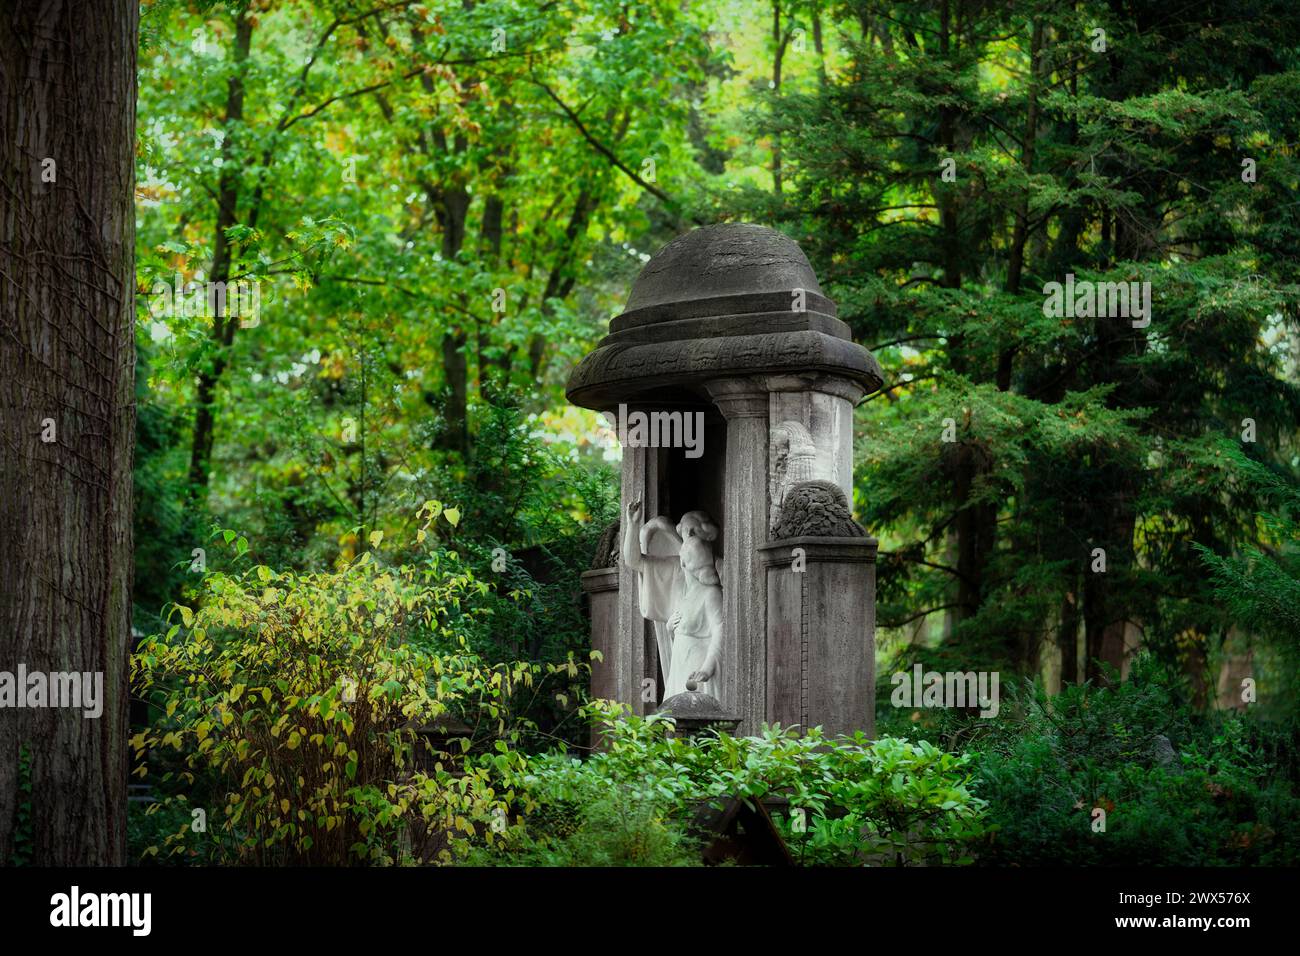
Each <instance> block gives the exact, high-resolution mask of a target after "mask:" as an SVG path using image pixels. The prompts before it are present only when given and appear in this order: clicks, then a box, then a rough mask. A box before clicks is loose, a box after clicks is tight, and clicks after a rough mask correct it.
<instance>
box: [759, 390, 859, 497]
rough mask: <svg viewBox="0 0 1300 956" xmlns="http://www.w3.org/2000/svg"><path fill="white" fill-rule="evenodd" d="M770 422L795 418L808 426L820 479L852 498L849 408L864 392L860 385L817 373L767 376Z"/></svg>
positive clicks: (850, 418)
mask: <svg viewBox="0 0 1300 956" xmlns="http://www.w3.org/2000/svg"><path fill="white" fill-rule="evenodd" d="M767 387H768V388H769V389H770V390H771V393H772V399H771V412H770V417H771V421H772V424H773V425H775V424H777V423H778V422H783V421H795V422H798V423H799V424H800V425H803V426H804V427H805V428H807V429H808V432H809V434H810V435H812V439H813V444H815V445H816V446H817V458H818V464H819V465H820V466H821V470H822V471H823V472H824V474H822V475H819V476H818V477H820V478H821V479H822V480H823V481H833V482H835V484H837V485H839V486H840V488H841V490H843V492H844V494H845V495H846V496H847V497H848V499H849V502H850V503H852V501H853V409H854V407H855V406H856V405H857V403H858V401H859V400H860V399H861V398H862V396H863V394H864V391H863V388H862V386H861V385H860V384H858V383H857V382H854V381H852V380H850V379H847V378H844V377H842V376H839V375H826V374H823V373H820V372H810V373H802V374H797V375H771V376H768V378H767Z"/></svg>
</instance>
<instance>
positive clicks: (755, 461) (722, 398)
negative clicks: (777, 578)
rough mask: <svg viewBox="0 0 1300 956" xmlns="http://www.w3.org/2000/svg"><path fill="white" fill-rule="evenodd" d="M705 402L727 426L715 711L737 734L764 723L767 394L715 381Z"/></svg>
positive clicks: (735, 381) (737, 382)
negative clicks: (718, 708) (734, 720)
mask: <svg viewBox="0 0 1300 956" xmlns="http://www.w3.org/2000/svg"><path fill="white" fill-rule="evenodd" d="M706 387H707V388H708V391H709V395H710V397H712V399H713V402H714V404H715V405H717V407H718V410H719V411H721V412H722V415H723V417H724V418H726V420H727V465H726V475H725V481H724V484H723V493H724V496H725V497H724V507H723V514H722V515H721V516H720V520H721V521H722V542H723V543H722V555H723V558H722V560H723V565H722V570H723V580H722V597H723V614H724V616H725V622H724V631H723V642H724V645H725V654H724V657H723V662H724V670H723V674H722V678H723V679H722V694H721V695H719V698H720V700H721V701H722V704H723V706H724V707H725V708H726V709H727V710H730V711H731V712H732V713H735V714H737V715H739V717H740V728H739V731H738V732H739V733H741V734H755V733H758V729H759V727H760V725H761V724H762V723H763V721H764V720H765V718H766V716H767V715H766V713H765V711H766V706H765V698H766V695H767V620H766V614H765V613H764V603H765V601H766V598H767V593H766V592H767V585H766V581H765V580H764V578H765V574H764V570H763V568H762V566H761V565H760V564H759V562H758V548H759V547H761V546H762V545H763V544H765V543H766V542H767V537H768V521H767V507H766V502H767V471H768V417H767V416H768V407H769V399H768V391H767V388H766V387H765V386H764V384H763V383H762V381H761V380H759V379H754V378H724V379H715V380H713V381H711V382H708V383H707V384H706Z"/></svg>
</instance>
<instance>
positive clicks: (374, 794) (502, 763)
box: [133, 552, 582, 865]
mask: <svg viewBox="0 0 1300 956" xmlns="http://www.w3.org/2000/svg"><path fill="white" fill-rule="evenodd" d="M480 592H481V587H480V582H476V581H475V580H474V579H473V577H472V576H470V575H469V574H467V573H465V572H464V571H463V570H458V571H457V573H455V574H446V573H440V572H439V570H438V566H437V565H436V563H435V562H433V560H432V559H430V561H428V562H426V563H424V564H423V565H402V566H398V567H384V566H381V565H380V563H379V562H378V561H376V560H374V557H373V554H372V553H371V552H367V553H365V554H363V555H362V556H361V557H360V558H359V559H357V560H356V561H354V562H353V563H351V564H350V565H348V566H347V567H345V568H343V569H342V570H339V571H335V572H329V573H317V574H298V573H292V572H277V571H274V570H272V569H270V568H268V567H266V566H263V565H259V566H256V567H253V568H250V569H248V570H246V571H243V572H240V573H229V574H228V573H218V572H213V573H210V574H208V575H207V576H206V577H205V579H204V582H203V587H202V591H201V604H200V606H199V607H198V609H197V610H195V609H192V608H189V607H184V606H177V607H174V608H173V609H172V612H171V617H179V618H180V620H179V621H178V622H177V623H175V624H174V625H172V627H171V628H170V629H169V630H168V631H167V633H166V634H163V635H157V636H155V637H153V638H151V639H149V640H148V641H147V642H145V644H144V645H143V646H142V647H141V648H140V650H139V652H138V653H137V654H136V655H135V657H134V658H133V670H134V675H135V679H136V682H137V687H138V688H139V691H140V693H141V694H142V695H144V696H145V697H146V699H148V700H150V701H151V703H153V704H154V705H155V706H156V707H157V708H158V713H157V717H156V719H155V720H154V721H153V722H152V724H151V725H150V726H149V727H147V728H145V729H144V730H142V731H141V732H140V733H138V734H137V735H136V736H135V738H133V743H134V746H135V750H136V753H137V757H138V758H139V759H140V761H141V762H140V765H139V767H138V771H137V772H138V773H139V775H140V776H141V777H147V776H148V775H149V772H150V769H151V768H152V769H153V770H154V771H155V774H154V777H153V778H151V779H152V780H153V782H154V783H155V785H156V786H157V787H158V788H159V789H160V791H162V793H163V795H164V799H163V800H162V801H161V802H160V803H158V804H156V808H157V809H155V810H154V811H153V812H155V813H167V814H172V815H173V817H174V818H175V809H174V808H175V807H176V806H177V805H178V804H179V805H184V806H186V807H192V808H193V810H194V811H202V812H201V813H193V812H192V811H191V812H190V813H185V814H181V815H180V816H179V819H180V821H181V825H180V826H178V827H177V828H176V829H175V830H174V831H172V832H170V833H168V834H167V835H166V836H165V838H164V839H163V841H162V842H161V844H155V845H154V846H152V847H150V848H149V850H148V851H147V852H149V853H150V854H152V855H155V856H156V855H158V854H160V853H161V852H162V851H163V850H167V851H168V854H169V855H171V856H176V857H179V858H180V859H182V860H183V859H185V858H186V855H187V851H190V852H191V853H192V852H194V851H195V850H196V849H197V845H198V844H200V843H201V844H204V846H203V849H202V856H203V857H204V858H207V859H211V860H213V861H215V862H230V863H250V864H260V865H267V864H285V863H301V864H326V865H342V864H356V863H371V864H392V863H400V862H408V861H429V860H440V861H444V862H445V861H450V860H452V859H454V858H456V857H457V856H459V855H462V854H463V853H464V852H465V851H467V850H468V849H469V848H470V847H471V846H472V845H474V844H476V843H486V844H489V845H490V844H493V843H495V842H498V841H509V840H510V839H511V838H512V835H514V834H516V833H517V832H518V831H519V827H520V823H519V818H518V814H517V812H516V810H517V807H516V804H517V801H516V796H517V794H516V793H515V792H514V791H513V790H512V789H511V788H510V787H508V786H503V785H502V783H501V781H502V779H503V778H504V777H505V776H506V775H507V774H508V773H510V772H511V771H512V770H518V769H520V768H521V767H522V764H523V759H524V758H523V757H522V755H521V754H520V753H519V752H518V751H517V749H516V747H517V745H518V744H519V742H520V740H521V739H522V736H523V735H524V734H525V733H526V732H527V731H528V725H527V721H526V720H525V719H521V718H519V717H518V716H517V714H516V711H515V708H514V706H513V705H512V703H511V701H512V698H513V697H514V696H517V695H519V693H520V692H521V691H526V690H528V689H530V688H531V689H536V688H538V686H539V685H541V684H544V683H545V682H547V681H549V680H553V679H554V680H558V681H559V682H560V684H561V686H562V688H563V689H566V690H568V691H569V692H570V693H575V692H576V688H577V686H578V685H580V684H581V680H582V673H581V667H580V666H579V665H578V664H576V663H575V662H574V661H572V660H569V661H566V662H565V663H564V664H562V665H539V664H531V663H513V664H489V663H486V662H484V661H482V660H481V659H480V658H478V657H477V656H476V655H474V654H473V653H471V652H469V651H468V650H465V649H461V650H460V651H459V652H445V651H444V652H440V653H435V652H434V651H432V650H430V647H431V645H433V644H434V643H441V642H445V641H446V640H447V639H448V637H449V633H448V631H449V624H448V620H449V616H450V612H451V611H452V610H453V609H455V608H458V607H460V606H463V605H464V604H465V603H466V602H469V601H470V600H471V599H472V598H473V597H474V595H475V594H478V593H480ZM435 638H436V639H437V640H436V641H435ZM570 685H573V686H570ZM439 721H443V722H447V721H454V726H455V727H456V730H455V736H454V738H453V739H452V740H450V741H444V744H443V747H442V749H440V750H439V751H438V752H437V753H436V754H435V755H434V756H433V757H432V758H431V759H430V760H429V761H427V762H426V763H425V765H423V766H419V767H417V766H416V765H415V763H414V757H415V748H416V746H417V741H418V740H420V739H422V738H421V732H422V731H423V730H426V729H427V728H429V727H430V726H434V725H436V724H437V722H439ZM199 824H201V825H199Z"/></svg>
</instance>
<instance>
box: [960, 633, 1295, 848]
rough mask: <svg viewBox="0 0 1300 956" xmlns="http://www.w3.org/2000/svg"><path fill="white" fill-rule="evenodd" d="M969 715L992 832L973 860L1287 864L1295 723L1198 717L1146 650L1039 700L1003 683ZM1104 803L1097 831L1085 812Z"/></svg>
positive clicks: (1038, 694)
mask: <svg viewBox="0 0 1300 956" xmlns="http://www.w3.org/2000/svg"><path fill="white" fill-rule="evenodd" d="M1007 698H1008V699H1004V701H1003V703H1002V709H1001V713H1000V714H999V717H998V719H997V720H991V721H979V720H974V721H970V722H969V724H968V725H967V727H966V728H965V730H966V731H967V733H965V734H964V736H966V737H968V738H971V739H969V743H968V746H969V747H971V748H973V749H975V750H978V751H980V755H979V757H978V764H977V767H978V770H977V774H976V786H977V787H978V789H979V792H980V793H981V794H982V795H983V796H984V797H985V798H986V799H987V800H988V801H989V812H990V818H991V819H992V820H993V821H994V822H995V823H996V825H997V828H998V831H997V836H996V839H995V840H994V842H993V844H992V845H991V846H990V848H989V850H988V852H987V855H986V857H985V861H986V862H989V863H995V864H1017V865H1026V864H1030V865H1033V864H1038V865H1048V864H1050V865H1133V866H1179V865H1183V866H1206V865H1225V866H1243V865H1253V864H1262V865H1294V864H1295V863H1296V862H1297V860H1298V859H1300V857H1297V854H1296V847H1297V845H1300V844H1297V842H1296V841H1297V838H1298V837H1300V822H1298V821H1300V796H1297V783H1298V782H1300V773H1297V766H1296V764H1295V761H1294V756H1292V754H1293V753H1294V744H1295V731H1294V730H1293V729H1287V728H1279V727H1271V726H1269V725H1265V724H1261V723H1259V722H1258V721H1257V720H1256V719H1255V718H1253V717H1249V716H1239V715H1235V714H1234V715H1231V716H1227V717H1222V718H1213V719H1206V718H1198V717H1196V716H1194V715H1193V714H1192V712H1191V710H1190V708H1189V707H1188V706H1187V704H1186V703H1185V700H1186V693H1185V688H1180V687H1179V686H1178V684H1177V682H1175V681H1173V680H1172V679H1171V678H1170V677H1169V676H1168V675H1167V673H1165V671H1164V670H1163V669H1162V668H1160V667H1159V666H1158V665H1157V664H1156V662H1155V661H1154V660H1153V659H1152V658H1150V657H1149V656H1144V657H1142V658H1139V659H1138V661H1137V662H1136V663H1135V665H1134V673H1133V674H1132V675H1131V676H1130V679H1129V680H1128V681H1126V682H1125V683H1123V684H1120V685H1118V686H1115V687H1109V688H1107V687H1100V688H1099V687H1093V686H1091V685H1088V684H1084V685H1080V686H1076V687H1071V688H1068V689H1066V690H1065V691H1063V692H1062V693H1061V694H1060V695H1059V696H1057V697H1052V698H1049V697H1047V696H1046V694H1044V692H1043V691H1042V688H1041V687H1035V686H1033V685H1026V686H1025V687H1022V688H1012V689H1011V693H1009V694H1008V695H1007ZM1098 809H1100V810H1103V811H1105V814H1104V825H1105V829H1104V831H1099V830H1097V829H1095V828H1094V827H1095V821H1099V820H1100V819H1101V818H1100V817H1099V816H1098V815H1097V813H1096V811H1097V810H1098Z"/></svg>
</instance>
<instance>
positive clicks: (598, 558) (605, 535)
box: [591, 519, 619, 571]
mask: <svg viewBox="0 0 1300 956" xmlns="http://www.w3.org/2000/svg"><path fill="white" fill-rule="evenodd" d="M618 529H619V522H618V519H615V520H614V521H613V523H612V524H610V525H609V527H607V528H606V529H605V530H604V531H602V532H601V533H600V540H598V541H597V542H596V553H595V554H593V555H592V556H591V570H593V571H596V570H600V569H604V568H617V567H618V543H619V537H618Z"/></svg>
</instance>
